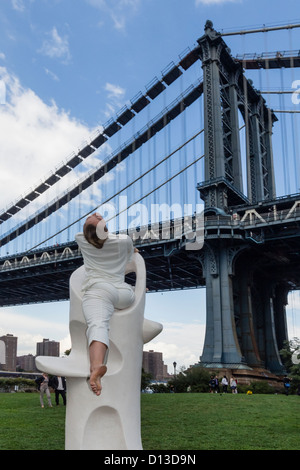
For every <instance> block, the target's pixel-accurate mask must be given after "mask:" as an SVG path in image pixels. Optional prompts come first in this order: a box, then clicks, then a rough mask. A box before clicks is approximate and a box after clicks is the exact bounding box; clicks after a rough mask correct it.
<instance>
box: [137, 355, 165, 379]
mask: <svg viewBox="0 0 300 470" xmlns="http://www.w3.org/2000/svg"><path fill="white" fill-rule="evenodd" d="M143 369H144V371H145V372H147V373H148V374H151V375H152V378H153V379H154V380H157V381H162V380H166V379H167V378H169V375H168V367H167V366H166V365H165V364H164V361H163V355H162V353H161V352H155V351H153V350H150V351H143Z"/></svg>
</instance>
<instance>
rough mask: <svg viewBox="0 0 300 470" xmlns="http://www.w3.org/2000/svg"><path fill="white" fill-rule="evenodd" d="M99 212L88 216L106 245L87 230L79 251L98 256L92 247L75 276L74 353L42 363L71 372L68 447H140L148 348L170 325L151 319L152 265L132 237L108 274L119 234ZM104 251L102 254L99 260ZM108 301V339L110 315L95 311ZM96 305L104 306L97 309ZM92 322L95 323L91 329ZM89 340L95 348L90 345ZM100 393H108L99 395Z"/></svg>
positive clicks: (124, 240) (48, 369)
mask: <svg viewBox="0 0 300 470" xmlns="http://www.w3.org/2000/svg"><path fill="white" fill-rule="evenodd" d="M97 217H98V218H97ZM97 217H96V219H95V216H94V215H93V216H92V218H89V219H88V221H91V220H92V221H93V224H97V225H96V229H97V233H98V234H99V237H98V235H97V233H96V236H94V240H96V241H97V240H98V241H99V243H101V241H102V244H103V246H102V248H100V249H98V248H96V247H93V246H92V245H91V244H90V243H89V242H88V241H87V240H85V239H84V235H82V234H81V235H78V236H77V237H76V238H77V242H78V244H79V246H80V248H81V249H82V247H85V248H84V249H83V250H82V252H83V253H82V254H83V258H84V256H85V255H84V252H85V250H88V252H89V253H92V251H89V250H93V252H94V253H95V257H94V256H93V255H90V256H86V257H85V258H84V265H83V266H81V267H80V268H78V269H76V271H74V272H73V274H72V275H71V278H70V319H69V326H70V336H71V343H72V347H71V353H70V355H69V356H67V357H52V356H49V357H47V356H39V357H37V358H36V365H37V368H38V369H39V370H42V371H46V372H47V373H49V374H52V375H60V376H64V377H66V380H67V396H68V399H67V406H66V428H65V449H66V450H108V449H110V450H141V449H142V440H141V408H140V395H141V388H140V387H141V372H142V358H143V345H144V344H145V343H148V342H149V341H151V340H152V339H153V338H154V337H156V336H157V335H158V334H159V333H160V332H161V331H162V328H163V327H162V325H161V324H160V323H157V322H154V321H151V320H148V319H146V318H144V308H145V297H146V269H145V262H144V260H143V258H142V256H141V255H140V254H139V253H134V250H133V247H132V243H131V240H130V239H128V238H127V236H125V237H124V236H120V237H119V241H118V246H119V248H120V250H119V251H116V253H115V258H114V257H113V256H111V258H110V259H111V264H110V268H108V267H107V265H106V264H105V263H104V264H103V267H105V269H104V270H103V271H102V268H101V266H102V264H101V263H102V262H104V260H106V258H105V257H106V254H107V259H109V257H108V253H109V252H110V247H113V246H117V245H114V244H116V243H117V241H116V239H115V238H114V237H116V236H114V234H110V233H109V234H108V232H107V229H106V228H105V222H104V221H102V220H103V219H102V218H101V220H100V216H98V215H97ZM100 222H101V223H100ZM91 230H92V232H93V231H94V230H93V229H91ZM105 237H106V238H105ZM103 240H105V242H103ZM125 247H126V249H125ZM106 249H107V250H106ZM101 256H103V258H102V261H101V263H100V261H99V259H100V257H101ZM130 256H132V260H131V261H130V262H128V263H127V266H126V271H125V273H126V274H127V273H128V274H129V273H135V288H134V294H133V291H132V289H131V287H130V286H128V285H127V284H125V283H124V271H123V270H124V269H125V268H124V264H125V259H126V260H129V258H130ZM96 260H97V261H99V263H98V262H97V263H96ZM89 263H90V264H89ZM104 272H105V276H104V277H103V274H104ZM95 274H96V275H95ZM98 275H99V277H98ZM100 279H101V280H100ZM94 281H95V282H94ZM98 284H101V286H100V287H101V288H99V289H98V287H99V286H98V287H97V288H96V285H98ZM93 286H94V287H93ZM104 286H105V289H104ZM98 291H99V292H100V291H101V301H100V300H98V299H97V298H96V294H97V293H98ZM102 291H103V292H102ZM94 294H95V298H94V299H93V301H92V300H91V299H92V298H93V296H94ZM129 294H130V295H129ZM117 296H118V302H119V301H120V300H122V301H123V302H125V301H126V302H127V301H128V303H129V302H130V301H132V302H133V303H132V304H130V306H129V307H124V308H118V307H119V306H120V305H121V304H119V303H118V302H117ZM104 298H105V305H106V307H105V308H103V312H106V313H107V312H108V317H109V316H110V315H111V317H110V321H109V344H107V343H108V341H107V328H108V323H107V318H106V319H105V320H104V321H103V318H102V316H101V317H100V321H99V320H98V319H96V321H94V320H93V317H94V316H96V317H97V315H95V312H96V311H97V312H100V308H98V307H99V304H100V303H102V302H103V299H104ZM131 299H134V300H131ZM114 302H116V304H115V305H118V307H116V308H115V310H114V311H113V314H111V311H112V307H111V304H114ZM83 304H85V315H87V317H89V318H90V319H87V320H86V319H85V315H84V312H83ZM95 305H97V306H98V307H97V309H96V308H95ZM123 305H125V303H124V304H123ZM106 308H107V311H106ZM101 309H102V307H101ZM103 312H102V313H103ZM90 313H91V315H90ZM87 322H89V323H90V326H87ZM94 322H95V326H94ZM102 323H103V324H102ZM103 326H104V327H103ZM87 329H88V330H89V332H88V333H87ZM89 338H90V339H89ZM90 340H91V341H92V342H91V346H89V344H88V343H89V341H90ZM101 344H102V345H101ZM94 348H95V350H94ZM98 348H99V350H100V351H99V350H98ZM108 348H109V353H108V354H107V352H108ZM91 353H92V354H91ZM93 353H95V364H96V366H95V371H96V372H95V374H92V373H91V372H90V370H91V369H93V368H94V366H93V363H94V358H93ZM105 355H106V357H105V358H104V356H105ZM91 356H92V357H91ZM102 364H103V366H102ZM106 367H107V372H106ZM104 374H105V375H104ZM103 375H104V376H103ZM91 386H92V387H93V391H94V393H93V392H92V391H91ZM102 386H103V389H101V387H102ZM98 393H101V395H100V396H98Z"/></svg>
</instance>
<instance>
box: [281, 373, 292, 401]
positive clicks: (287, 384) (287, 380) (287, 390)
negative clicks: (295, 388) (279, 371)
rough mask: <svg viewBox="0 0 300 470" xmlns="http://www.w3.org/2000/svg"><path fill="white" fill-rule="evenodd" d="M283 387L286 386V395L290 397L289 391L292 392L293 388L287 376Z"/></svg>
mask: <svg viewBox="0 0 300 470" xmlns="http://www.w3.org/2000/svg"><path fill="white" fill-rule="evenodd" d="M283 385H284V390H285V394H286V396H288V394H289V391H290V386H291V379H290V378H289V377H288V376H287V375H285V376H284V378H283Z"/></svg>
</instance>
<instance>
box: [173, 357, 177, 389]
mask: <svg viewBox="0 0 300 470" xmlns="http://www.w3.org/2000/svg"><path fill="white" fill-rule="evenodd" d="M176 366H177V363H176V362H175V361H174V362H173V367H174V393H175V392H176Z"/></svg>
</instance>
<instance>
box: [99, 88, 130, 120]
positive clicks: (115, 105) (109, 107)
mask: <svg viewBox="0 0 300 470" xmlns="http://www.w3.org/2000/svg"><path fill="white" fill-rule="evenodd" d="M104 89H105V91H106V92H107V98H108V102H107V103H106V109H105V111H104V114H105V116H106V118H109V117H111V116H113V115H114V114H115V113H116V112H117V111H118V110H119V109H120V107H121V106H122V104H124V97H125V89H124V88H122V87H120V86H119V85H114V84H112V83H106V84H105V87H104Z"/></svg>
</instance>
